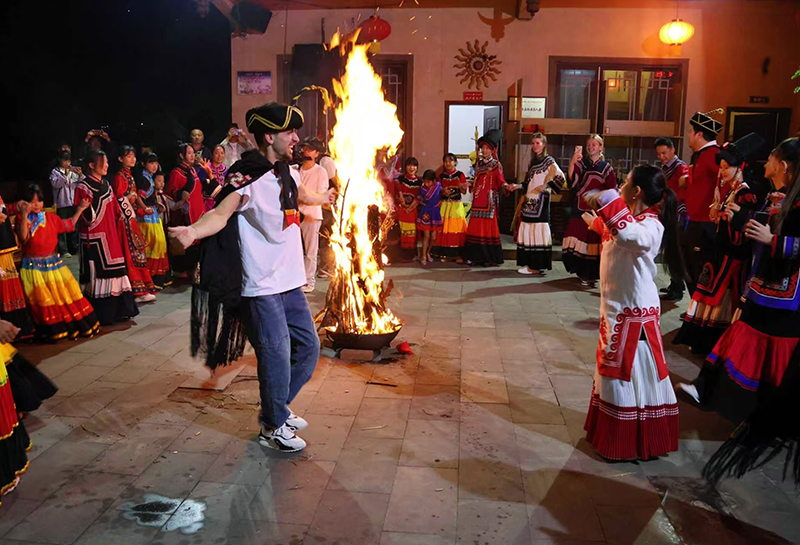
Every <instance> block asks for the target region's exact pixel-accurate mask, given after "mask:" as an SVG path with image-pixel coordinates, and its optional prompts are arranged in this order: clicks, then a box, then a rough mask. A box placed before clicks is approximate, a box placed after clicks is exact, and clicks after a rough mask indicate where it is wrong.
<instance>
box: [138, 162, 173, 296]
mask: <svg viewBox="0 0 800 545" xmlns="http://www.w3.org/2000/svg"><path fill="white" fill-rule="evenodd" d="M142 162H143V163H144V169H143V170H142V176H141V177H140V178H139V180H137V186H136V187H137V191H138V193H139V197H141V199H142V203H143V204H144V206H145V208H142V207H141V206H140V207H138V208H137V209H136V214H137V216H138V217H139V229H141V231H142V235H143V236H144V240H145V247H144V253H145V257H146V258H147V269H148V270H149V271H150V276H151V277H152V278H153V284H155V285H156V288H157V289H159V290H161V289H164V288H165V287H167V286H169V285H171V284H172V271H171V270H170V268H169V258H168V257H167V239H166V236H165V234H164V226H163V225H162V223H161V216H160V215H159V211H158V195H156V184H155V180H154V179H153V177H154V176H155V174H156V173H157V172H158V169H159V164H158V156H157V155H156V154H155V153H152V152H150V153H148V154H147V155H145V157H144V159H143V160H142ZM161 183H162V186H163V183H164V174H163V173H162V174H161Z"/></svg>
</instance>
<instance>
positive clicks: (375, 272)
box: [317, 38, 403, 354]
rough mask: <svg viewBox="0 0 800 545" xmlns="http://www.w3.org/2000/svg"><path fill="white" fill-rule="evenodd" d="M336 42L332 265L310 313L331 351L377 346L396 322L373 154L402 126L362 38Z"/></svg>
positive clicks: (390, 143) (386, 204)
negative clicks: (342, 61) (339, 58)
mask: <svg viewBox="0 0 800 545" xmlns="http://www.w3.org/2000/svg"><path fill="white" fill-rule="evenodd" d="M334 41H336V42H337V43H338V38H335V39H334ZM340 47H341V48H342V53H343V54H344V53H347V64H346V67H345V73H344V76H342V79H341V80H340V81H334V82H333V88H334V95H335V113H336V124H335V125H334V127H333V136H332V138H331V140H330V152H331V155H332V156H333V159H334V160H335V161H336V168H337V171H338V176H339V180H341V181H342V185H341V187H340V188H339V197H338V199H337V202H336V203H335V205H334V206H333V207H332V211H333V215H334V220H335V221H334V225H333V229H332V232H331V234H330V237H329V241H330V247H331V249H332V250H333V254H334V257H335V263H336V266H335V268H334V271H333V277H332V278H331V283H330V286H329V287H328V292H327V295H326V299H325V308H324V309H323V310H322V312H320V314H319V315H318V316H317V318H318V319H319V321H320V327H321V328H324V329H325V332H326V334H327V336H328V338H329V339H330V340H331V342H332V343H333V349H334V350H335V351H336V352H337V354H339V353H340V352H341V351H342V350H343V349H355V350H372V351H373V352H376V353H377V352H379V351H380V350H381V349H382V348H386V347H387V346H389V343H391V342H392V341H393V340H394V338H395V337H396V336H397V334H398V333H399V331H400V328H401V327H402V323H401V322H400V320H399V319H398V318H397V317H396V316H395V315H394V314H393V313H392V311H391V310H390V309H389V307H388V304H387V299H388V298H389V295H390V294H391V292H392V282H391V281H388V282H384V278H385V277H384V271H383V263H384V261H385V256H383V247H384V241H385V238H386V235H387V234H388V232H389V229H390V228H391V226H392V225H393V223H394V214H393V210H392V206H391V199H390V198H387V196H385V195H384V186H383V184H382V183H381V182H380V180H379V179H378V172H377V170H376V165H375V160H376V157H377V155H378V151H380V150H388V153H390V154H393V153H395V151H396V149H397V146H398V145H399V144H400V141H401V139H402V138H403V131H402V130H401V129H400V122H399V121H398V119H397V108H396V107H395V105H394V104H392V103H391V102H388V101H387V100H386V99H385V97H384V95H383V87H382V82H381V78H380V77H379V76H378V75H377V74H376V73H375V71H374V70H373V69H372V65H371V64H370V63H369V60H368V59H367V53H366V51H367V46H366V45H357V44H355V43H353V42H352V41H351V42H348V43H344V44H342V45H341V46H340Z"/></svg>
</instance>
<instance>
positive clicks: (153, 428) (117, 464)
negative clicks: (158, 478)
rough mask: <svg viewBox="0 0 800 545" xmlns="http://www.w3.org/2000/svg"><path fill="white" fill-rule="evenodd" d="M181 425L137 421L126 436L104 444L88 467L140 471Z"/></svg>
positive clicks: (153, 458)
mask: <svg viewBox="0 0 800 545" xmlns="http://www.w3.org/2000/svg"><path fill="white" fill-rule="evenodd" d="M181 429H182V428H179V427H175V426H164V425H162V424H139V425H138V426H136V427H134V428H133V429H132V430H131V431H130V434H129V435H128V436H127V437H124V438H122V439H121V440H119V441H117V442H116V443H114V444H113V445H111V446H110V447H108V448H107V449H106V450H105V451H104V452H103V454H102V455H100V457H98V458H97V459H96V460H95V461H94V462H93V463H92V464H90V466H89V470H90V471H104V472H109V473H119V474H122V475H141V474H142V472H143V471H144V470H145V469H147V468H148V467H149V466H150V464H152V463H153V460H155V459H156V458H158V456H159V455H160V454H161V452H162V451H163V450H164V449H165V448H167V446H168V445H169V444H170V442H171V441H172V440H173V439H174V438H175V436H176V435H177V434H178V433H180V431H181Z"/></svg>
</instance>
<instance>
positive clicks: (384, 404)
mask: <svg viewBox="0 0 800 545" xmlns="http://www.w3.org/2000/svg"><path fill="white" fill-rule="evenodd" d="M410 406H411V401H410V400H407V399H376V398H364V401H363V402H362V403H361V407H360V408H359V410H358V415H356V420H355V422H353V427H352V429H351V430H350V438H356V437H358V438H361V437H375V438H384V439H389V438H394V439H402V438H403V434H404V432H405V429H406V421H407V420H408V411H409V408H410Z"/></svg>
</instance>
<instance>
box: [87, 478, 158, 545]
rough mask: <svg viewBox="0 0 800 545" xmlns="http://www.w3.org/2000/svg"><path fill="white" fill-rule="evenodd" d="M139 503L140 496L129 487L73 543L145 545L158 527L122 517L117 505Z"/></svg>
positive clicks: (155, 533) (154, 534)
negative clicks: (140, 523)
mask: <svg viewBox="0 0 800 545" xmlns="http://www.w3.org/2000/svg"><path fill="white" fill-rule="evenodd" d="M131 501H133V502H136V503H139V502H141V501H142V496H141V495H138V491H137V490H136V489H135V488H133V487H130V488H128V489H127V490H125V491H124V492H123V493H122V495H121V496H120V497H119V498H118V499H117V500H116V501H115V502H114V503H113V504H111V507H109V508H108V509H107V510H106V511H105V513H103V514H102V515H100V517H99V518H98V519H97V520H95V521H94V523H92V525H91V526H89V528H88V529H87V530H86V531H85V532H84V533H83V534H82V535H81V537H80V539H78V541H76V542H75V543H76V544H77V545H106V544H108V543H124V544H125V545H129V544H130V545H146V544H148V543H150V542H151V541H152V540H153V538H154V537H155V536H156V535H157V534H158V530H159V528H158V527H155V528H154V527H146V526H140V525H138V524H136V523H135V522H134V521H130V520H127V519H125V518H123V516H122V511H120V509H119V507H120V506H122V505H123V504H125V503H127V502H131Z"/></svg>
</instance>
